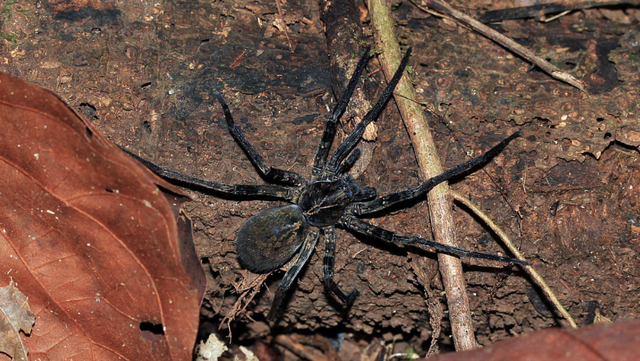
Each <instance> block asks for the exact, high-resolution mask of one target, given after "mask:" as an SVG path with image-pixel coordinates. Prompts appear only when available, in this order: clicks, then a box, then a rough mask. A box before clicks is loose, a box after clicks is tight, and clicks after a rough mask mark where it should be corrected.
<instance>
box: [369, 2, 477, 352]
mask: <svg viewBox="0 0 640 361" xmlns="http://www.w3.org/2000/svg"><path fill="white" fill-rule="evenodd" d="M369 11H370V14H371V22H372V24H373V27H374V33H375V38H376V43H377V49H379V50H381V51H382V53H381V56H380V57H379V59H380V63H381V64H382V67H383V72H384V74H385V75H386V76H387V78H388V79H390V78H391V76H392V75H393V73H394V71H395V69H397V67H398V65H399V64H400V58H401V54H400V45H399V44H398V42H397V40H396V39H395V35H394V33H393V28H394V21H393V18H392V17H391V10H390V9H389V5H388V4H387V2H386V1H384V0H369ZM395 94H396V96H395V100H396V103H397V104H398V107H399V109H400V113H401V114H402V119H404V122H405V126H406V128H407V132H408V133H409V136H410V137H411V141H412V144H413V148H414V151H415V153H416V157H417V159H418V164H419V166H420V173H421V176H422V177H423V179H428V178H431V177H433V176H436V175H438V174H440V173H442V172H443V168H442V164H441V163H440V159H439V156H438V152H437V148H436V146H435V143H434V141H433V137H432V135H431V132H430V130H429V126H428V124H427V121H426V119H425V116H424V114H423V112H422V109H421V108H420V105H419V104H418V103H417V102H415V101H414V100H413V99H415V98H416V95H415V90H414V88H413V85H412V84H411V81H410V80H409V78H408V76H406V75H405V76H404V77H403V78H402V79H401V80H400V82H399V83H398V86H397V87H396V92H395ZM448 192H449V186H448V185H447V184H446V183H441V184H439V185H438V186H437V187H435V188H434V189H432V190H431V192H429V194H428V195H427V197H428V201H429V214H430V218H431V225H432V227H431V228H432V231H433V236H434V239H435V241H437V242H440V243H443V244H447V245H451V246H455V241H454V239H455V235H454V229H453V216H452V214H451V207H450V199H449V196H448ZM438 260H439V267H440V273H441V275H442V283H443V284H444V287H445V292H446V295H447V304H448V307H449V318H450V321H451V331H452V335H453V341H454V345H455V348H456V350H466V349H473V348H476V347H477V343H476V340H475V337H474V334H473V326H472V321H471V310H470V307H469V299H468V296H467V292H466V285H465V280H464V276H463V272H462V263H461V262H460V259H458V258H456V257H452V256H449V255H445V254H438Z"/></svg>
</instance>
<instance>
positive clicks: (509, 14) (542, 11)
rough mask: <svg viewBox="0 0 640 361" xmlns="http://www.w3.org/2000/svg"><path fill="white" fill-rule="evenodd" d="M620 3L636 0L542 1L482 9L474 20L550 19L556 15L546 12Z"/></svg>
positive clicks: (633, 2) (555, 12)
mask: <svg viewBox="0 0 640 361" xmlns="http://www.w3.org/2000/svg"><path fill="white" fill-rule="evenodd" d="M622 4H633V5H637V4H638V1H637V0H631V1H630V0H623V1H620V0H617V1H616V0H589V1H575V0H572V1H567V0H565V1H558V2H555V3H542V4H535V5H531V6H523V7H515V8H509V9H500V10H482V11H478V12H477V14H476V20H478V21H479V22H481V23H485V24H486V23H492V22H496V21H502V20H510V19H523V18H536V19H538V20H539V21H545V22H546V21H551V20H552V19H553V18H555V17H556V16H553V17H551V18H545V16H546V15H548V14H566V13H567V12H569V11H572V10H580V9H589V8H594V7H602V6H613V5H622Z"/></svg>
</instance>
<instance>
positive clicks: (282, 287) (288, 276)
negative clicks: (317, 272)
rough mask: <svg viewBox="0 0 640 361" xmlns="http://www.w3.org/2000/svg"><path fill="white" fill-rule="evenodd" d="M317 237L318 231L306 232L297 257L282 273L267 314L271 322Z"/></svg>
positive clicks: (309, 254)
mask: <svg viewBox="0 0 640 361" xmlns="http://www.w3.org/2000/svg"><path fill="white" fill-rule="evenodd" d="M318 238H320V233H319V232H318V231H311V232H309V233H307V237H306V238H305V240H304V243H303V244H302V247H301V248H300V251H299V253H298V257H297V258H296V260H295V261H294V262H293V264H292V265H291V267H290V268H289V270H287V272H286V273H285V274H284V277H283V278H282V280H281V281H280V283H279V284H278V290H277V291H276V295H275V297H274V298H273V303H272V304H271V310H269V315H268V316H267V319H269V321H272V322H273V321H275V320H276V319H277V318H278V310H279V309H280V306H281V305H282V301H283V300H284V296H285V295H286V293H287V290H289V287H291V284H292V283H293V281H294V280H295V279H296V277H297V276H298V273H300V270H301V269H302V267H304V265H305V264H306V263H307V261H308V260H309V257H311V253H313V250H314V249H315V248H316V243H318Z"/></svg>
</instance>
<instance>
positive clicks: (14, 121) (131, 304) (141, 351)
mask: <svg viewBox="0 0 640 361" xmlns="http://www.w3.org/2000/svg"><path fill="white" fill-rule="evenodd" d="M0 123H1V129H2V132H0V196H1V199H2V204H1V206H0V257H2V262H0V285H7V284H9V283H10V282H11V279H13V280H15V282H16V285H18V286H19V287H20V289H21V290H22V291H23V292H24V293H25V295H27V297H28V298H29V303H30V305H31V308H32V310H33V312H34V313H35V315H36V324H35V327H34V328H33V331H32V333H31V335H30V336H28V337H24V336H23V341H24V343H25V345H26V346H27V347H28V349H29V352H30V357H31V358H32V359H35V360H63V359H71V358H73V359H75V360H100V361H104V360H190V359H191V353H192V350H193V345H194V343H195V338H196V332H197V328H198V317H199V307H200V302H201V300H202V296H203V292H204V275H203V271H202V268H201V267H200V264H199V260H198V258H197V256H196V254H195V250H194V247H193V243H192V241H191V239H190V228H189V227H190V224H189V222H188V220H187V219H186V218H185V217H183V216H180V215H179V214H178V212H179V211H178V210H179V207H180V204H181V203H182V202H184V201H186V200H187V198H186V197H184V196H181V195H179V192H178V190H177V189H175V188H174V187H173V186H171V185H169V184H168V183H166V182H164V181H162V180H161V179H160V178H158V177H157V176H155V175H154V174H153V173H151V172H150V171H149V170H148V169H146V168H144V167H142V166H141V165H140V164H138V163H137V162H136V161H134V160H132V159H131V158H129V157H128V156H126V155H125V154H124V153H123V152H122V151H121V150H120V149H118V148H117V147H115V146H114V145H113V144H112V143H111V142H109V141H108V140H107V139H106V138H105V137H104V136H102V135H101V134H99V133H98V132H97V131H96V130H95V129H94V128H93V127H92V126H91V125H90V124H88V122H86V121H85V120H83V119H82V118H81V117H79V116H78V115H77V114H76V113H74V112H73V111H72V110H71V109H69V108H68V107H67V106H66V105H65V104H64V103H63V102H62V101H60V99H58V98H57V97H56V96H55V95H54V94H52V93H50V92H48V91H46V90H44V89H42V88H39V87H37V86H35V85H33V84H29V83H26V82H24V81H22V80H20V79H16V78H12V77H10V76H8V75H6V74H0Z"/></svg>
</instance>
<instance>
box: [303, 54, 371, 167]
mask: <svg viewBox="0 0 640 361" xmlns="http://www.w3.org/2000/svg"><path fill="white" fill-rule="evenodd" d="M370 50H371V47H370V46H367V47H366V48H365V50H364V53H363V54H362V56H361V57H360V60H359V61H358V64H357V65H356V69H355V70H354V72H353V75H351V79H349V84H348V85H347V88H346V89H345V91H344V93H343V94H342V97H340V100H339V101H338V104H336V107H335V108H333V112H332V113H331V115H330V116H329V118H328V119H327V123H326V124H325V126H324V132H323V133H322V138H321V139H320V143H319V144H318V150H317V151H316V156H315V159H314V161H313V170H312V175H313V177H314V178H316V177H319V176H321V175H322V172H323V171H324V166H325V163H326V162H327V155H328V154H329V148H330V147H331V143H333V138H334V137H335V135H336V127H337V125H338V119H339V118H340V116H341V115H342V113H344V110H345V109H346V108H347V105H348V104H349V100H350V99H351V96H352V95H353V91H354V90H355V88H356V85H358V80H360V76H361V75H362V72H363V71H364V68H365V66H366V65H367V61H368V60H369V51H370Z"/></svg>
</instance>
